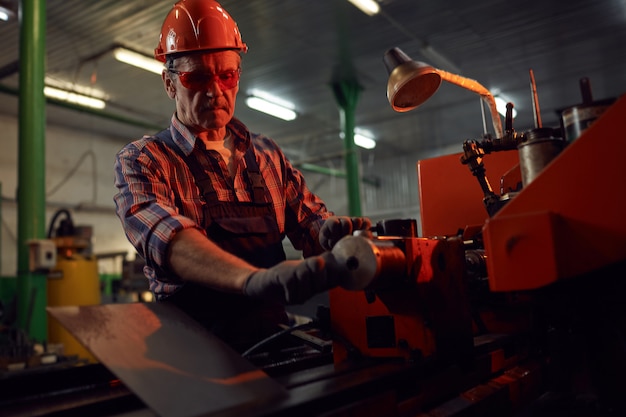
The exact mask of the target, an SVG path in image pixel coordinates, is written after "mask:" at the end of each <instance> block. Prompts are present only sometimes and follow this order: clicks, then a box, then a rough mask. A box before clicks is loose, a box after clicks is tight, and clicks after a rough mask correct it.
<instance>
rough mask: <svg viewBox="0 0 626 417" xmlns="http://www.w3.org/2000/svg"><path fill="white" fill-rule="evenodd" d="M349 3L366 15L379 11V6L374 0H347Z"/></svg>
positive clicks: (372, 14)
mask: <svg viewBox="0 0 626 417" xmlns="http://www.w3.org/2000/svg"><path fill="white" fill-rule="evenodd" d="M348 1H349V2H350V3H352V4H354V5H355V6H356V7H358V8H359V10H361V11H362V12H363V13H365V14H366V15H368V16H374V15H375V14H376V13H378V12H380V6H379V4H378V3H377V2H376V1H375V0H348Z"/></svg>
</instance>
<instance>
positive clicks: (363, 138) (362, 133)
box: [339, 127, 376, 149]
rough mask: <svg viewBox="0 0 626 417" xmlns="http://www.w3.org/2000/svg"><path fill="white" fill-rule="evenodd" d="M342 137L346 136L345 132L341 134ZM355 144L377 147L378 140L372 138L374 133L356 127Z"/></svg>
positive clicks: (370, 147)
mask: <svg viewBox="0 0 626 417" xmlns="http://www.w3.org/2000/svg"><path fill="white" fill-rule="evenodd" d="M339 136H340V137H341V139H344V138H345V137H346V135H345V133H344V132H341V133H340V134H339ZM354 144H355V145H357V146H360V147H361V148H364V149H374V148H375V147H376V140H375V139H373V138H372V133H371V132H370V131H368V130H364V129H359V128H358V127H357V128H356V129H354Z"/></svg>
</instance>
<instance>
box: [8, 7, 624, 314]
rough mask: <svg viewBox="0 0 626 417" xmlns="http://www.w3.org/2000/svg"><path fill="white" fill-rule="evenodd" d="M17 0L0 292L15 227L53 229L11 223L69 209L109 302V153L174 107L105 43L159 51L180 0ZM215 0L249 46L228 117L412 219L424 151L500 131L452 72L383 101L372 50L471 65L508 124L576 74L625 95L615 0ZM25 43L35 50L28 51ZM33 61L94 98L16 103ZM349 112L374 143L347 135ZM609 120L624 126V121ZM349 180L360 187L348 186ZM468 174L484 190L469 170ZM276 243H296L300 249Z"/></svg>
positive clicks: (347, 210)
mask: <svg viewBox="0 0 626 417" xmlns="http://www.w3.org/2000/svg"><path fill="white" fill-rule="evenodd" d="M19 3H20V2H18V1H15V0H14V1H11V0H0V6H1V7H2V8H3V9H4V10H6V11H7V16H8V17H7V20H6V21H5V20H0V39H2V40H3V52H2V54H0V98H1V99H0V137H1V143H2V147H1V152H0V190H1V196H2V199H1V206H0V219H1V227H0V238H1V240H0V276H1V278H2V279H1V281H0V295H2V296H5V295H6V294H8V293H10V292H11V291H12V290H14V286H15V284H14V278H15V277H16V276H18V275H19V274H20V273H25V272H27V271H24V269H25V268H27V266H28V265H27V262H26V263H25V261H28V254H27V255H24V253H28V250H27V248H26V249H25V247H24V244H26V241H27V240H29V239H33V238H35V239H45V238H46V236H42V235H40V236H30V235H29V236H26V235H21V230H22V231H23V230H30V231H33V230H34V231H42V230H43V231H45V232H46V233H48V232H49V229H50V230H52V229H53V228H54V227H57V226H59V224H58V220H59V219H62V218H63V217H64V216H65V217H67V216H71V219H72V221H73V223H74V224H75V225H77V226H81V227H83V228H84V229H81V230H84V233H85V237H86V238H87V243H85V246H81V250H83V251H84V252H85V253H88V254H89V255H94V256H96V258H97V264H96V267H97V274H98V275H99V277H100V280H101V283H100V285H102V286H103V287H102V288H101V290H102V294H100V296H103V297H108V298H107V300H110V299H111V298H110V297H113V295H112V290H111V285H112V284H111V281H113V282H114V284H115V282H116V281H118V280H119V278H120V277H121V276H122V275H123V274H124V273H126V274H130V275H132V276H133V277H135V278H137V276H140V271H138V270H137V264H136V263H134V262H133V260H134V258H135V253H134V249H133V248H132V246H131V245H130V244H129V243H128V242H127V240H126V238H125V236H124V233H123V230H122V228H121V225H120V222H119V220H118V219H117V217H116V216H115V213H114V204H113V195H114V193H115V188H114V186H113V161H114V156H115V154H116V152H117V151H118V150H119V149H121V148H122V146H123V145H124V144H126V143H127V142H129V141H131V140H134V139H136V138H139V137H141V136H142V135H144V134H150V133H154V132H156V131H159V130H160V129H162V128H164V127H166V126H167V125H168V123H169V119H170V117H171V114H172V111H173V109H174V105H173V102H172V101H171V100H169V99H168V97H167V96H166V94H165V92H164V90H163V86H162V81H161V79H160V76H159V75H157V74H154V73H151V72H148V71H145V70H143V69H139V68H136V67H133V66H130V65H128V64H125V63H123V62H120V61H118V60H117V59H115V57H114V52H115V51H116V50H117V49H119V48H124V49H128V50H131V51H133V52H136V53H139V54H141V55H144V56H147V57H150V56H152V52H153V50H154V48H155V47H156V44H157V40H158V35H159V31H160V27H161V24H162V22H163V18H164V16H165V15H166V13H167V12H168V10H169V9H170V8H171V6H172V3H173V2H172V1H155V0H126V1H118V0H98V1H84V0H82V1H79V0H49V1H47V2H36V1H28V0H25V1H22V2H21V3H24V4H26V5H28V7H27V8H26V9H24V7H22V9H24V10H30V12H31V13H32V10H33V8H34V9H37V7H40V8H41V7H43V8H44V9H45V12H44V13H43V16H44V17H43V18H42V19H41V20H37V19H35V23H34V24H32V26H30V27H26V28H24V27H23V26H21V25H20V19H19V17H20V10H19V9H20V7H19V6H20V4H19ZM221 3H222V4H223V6H224V7H225V8H226V9H227V10H228V12H229V13H230V14H231V16H233V18H234V19H235V20H236V22H237V24H238V26H239V29H240V31H241V33H242V36H243V40H244V42H246V43H247V45H248V47H249V51H248V52H247V53H246V54H245V55H243V61H242V70H243V72H242V77H241V81H240V90H239V96H238V97H239V99H238V102H237V109H236V113H235V115H236V117H238V118H239V119H241V120H242V121H243V122H244V123H245V124H247V126H248V127H249V128H250V130H252V131H255V132H260V133H264V134H266V135H268V136H270V137H272V138H273V139H275V140H276V142H277V143H278V144H279V145H280V146H281V147H282V148H283V150H284V151H285V153H286V155H287V156H288V157H289V159H290V160H291V161H292V163H293V164H294V165H296V166H297V167H299V168H300V169H301V170H302V171H303V172H304V174H305V176H306V178H307V181H308V185H309V187H310V188H311V189H312V190H313V191H314V192H316V193H317V194H319V195H320V196H321V197H322V198H323V199H324V200H325V201H326V202H327V204H328V206H329V207H330V209H331V210H333V211H335V213H337V214H340V215H349V214H363V215H365V216H369V217H371V218H372V219H373V220H374V221H375V222H376V221H379V220H384V219H416V220H417V222H418V230H419V231H420V233H421V231H422V225H421V224H420V200H419V193H418V180H417V179H418V172H417V162H418V161H421V160H427V159H430V158H435V157H439V156H443V155H452V154H457V153H460V152H462V151H463V142H464V141H466V140H481V139H483V138H484V134H485V133H490V134H492V135H493V133H494V132H493V128H492V126H491V122H490V120H489V116H488V115H487V116H485V111H488V110H485V108H484V104H483V103H482V102H481V99H480V96H479V95H477V94H476V93H474V92H472V91H468V90H466V89H464V88H461V87H459V86H458V85H453V84H451V83H447V82H445V81H444V82H443V83H442V84H441V87H440V88H439V90H438V91H437V92H436V93H435V94H434V95H433V96H432V98H430V99H429V100H428V101H427V102H425V103H424V104H423V105H422V106H420V107H419V108H417V109H415V110H413V111H411V112H406V113H401V112H396V111H394V110H393V109H392V108H391V106H390V104H389V102H388V100H387V96H386V91H387V80H388V77H389V72H388V71H387V69H386V67H385V65H384V62H383V56H384V55H385V53H386V52H387V51H388V50H389V49H391V48H394V47H397V48H400V49H401V50H402V51H404V52H405V53H406V54H407V55H408V56H410V57H411V58H412V59H413V60H415V61H420V62H425V63H427V64H429V65H432V66H433V67H435V68H438V69H441V70H444V71H447V72H449V73H453V74H458V75H461V76H463V77H466V78H468V79H471V80H476V81H477V82H478V83H480V84H482V85H483V86H484V87H485V88H487V89H488V90H489V91H490V92H491V93H492V94H493V96H494V97H497V98H502V99H503V100H504V102H510V103H513V105H514V109H515V111H516V112H517V115H516V117H515V118H514V119H513V128H514V129H515V130H516V131H519V132H523V131H526V130H529V129H532V128H536V127H538V126H537V118H538V117H537V112H539V115H540V116H541V121H542V124H543V126H550V127H555V128H556V127H559V125H560V123H561V112H562V110H564V109H566V108H569V107H571V106H576V105H579V104H581V103H582V102H583V98H584V97H583V93H582V91H581V80H583V79H585V80H588V82H589V85H590V91H591V93H592V95H593V100H595V101H602V100H605V99H606V100H610V99H617V98H619V97H620V96H622V95H623V94H624V92H626V47H625V46H624V45H626V1H624V0H602V1H594V0H570V1H567V2H556V1H553V2H551V1H540V0H524V1H522V0H510V1H501V0H480V1H474V2H468V1H463V0H451V1H434V0H424V1H412V0H377V3H378V5H379V6H380V12H379V13H377V14H375V15H372V16H370V15H368V14H366V13H364V12H362V11H360V10H359V9H358V8H356V7H355V6H354V5H353V4H351V3H350V2H348V1H347V0H325V1H289V2H287V1H279V0H246V1H234V0H223V1H222V2H221ZM24 4H23V5H22V6H24ZM39 16H41V15H39ZM32 48H35V49H37V48H43V49H44V53H43V54H42V55H40V56H39V57H38V58H35V59H34V60H33V58H26V56H28V55H30V54H31V52H32V50H33V49H32ZM38 69H39V70H41V71H42V73H41V76H42V77H43V79H44V84H45V85H46V86H49V87H55V88H58V89H61V90H65V91H69V92H73V93H81V94H85V95H87V96H90V97H95V98H100V99H102V100H103V101H104V104H105V107H104V108H100V109H93V108H87V107H83V106H81V105H78V104H71V103H68V102H65V101H63V100H61V99H59V98H56V99H55V98H47V99H46V100H45V101H39V102H37V101H35V102H34V103H33V102H29V103H27V104H24V102H25V100H26V99H27V98H26V95H27V94H28V93H29V86H28V85H24V84H21V83H20V77H24V78H26V77H29V78H28V79H32V78H30V77H33V73H32V71H37V70H38ZM531 74H532V76H533V77H534V81H535V86H536V91H535V95H534V96H533V91H532V88H531ZM34 75H35V77H36V76H37V74H34ZM258 91H265V92H267V93H270V94H272V95H274V96H277V97H280V98H282V99H285V100H288V101H290V102H292V103H293V104H294V110H295V112H296V114H297V117H296V118H295V120H292V121H285V120H280V119H277V118H274V117H272V116H269V115H267V114H264V113H261V112H258V111H256V110H253V109H251V108H249V107H248V106H247V105H246V103H245V98H246V97H249V96H252V95H255V94H257V93H256V92H258ZM346 97H347V101H348V103H347V104H346V103H345V102H342V99H343V100H344V101H345V99H346ZM533 99H535V102H533ZM27 106H28V107H27ZM346 114H347V115H348V116H349V117H350V118H353V119H352V120H353V127H354V128H355V133H363V134H364V135H365V136H369V137H370V138H372V139H373V140H374V141H375V147H374V148H372V149H365V148H361V147H357V148H355V149H353V148H350V147H349V146H346V143H345V140H344V138H345V136H346V134H345V133H346V132H345V128H346V125H345V116H346ZM485 120H486V121H485ZM502 120H503V121H504V118H502ZM44 121H45V122H44ZM40 126H42V127H43V131H40V130H41V129H40ZM486 131H487V132H486ZM40 133H41V135H39V134H40ZM619 135H620V137H621V139H624V130H621V132H620V133H619ZM32 136H36V137H38V138H40V139H35V140H33V139H32ZM348 136H349V135H348ZM597 146H602V143H601V138H598V144H597ZM350 155H352V156H354V155H356V159H355V164H352V165H351V164H349V163H348V159H349V156H350ZM486 166H487V169H488V170H489V162H488V160H487V162H486ZM463 169H466V168H463ZM585 169H586V167H585V162H584V161H583V160H581V161H580V170H585ZM610 169H614V172H615V175H616V177H617V178H621V179H622V188H621V189H617V190H615V194H613V195H611V196H607V195H604V196H595V197H597V198H598V204H613V203H614V204H617V205H618V206H619V205H623V204H624V198H625V196H626V192H625V191H626V190H624V188H623V184H624V183H626V182H624V181H623V180H624V179H626V173H625V172H624V168H623V165H622V166H621V167H618V166H615V167H611V168H610ZM467 175H468V177H470V178H471V173H470V172H469V171H467ZM354 177H356V181H357V183H358V191H357V193H356V195H355V192H354V190H350V189H349V187H348V185H347V181H348V180H349V179H350V178H354ZM449 181H450V179H449V178H447V177H446V176H445V175H442V176H441V178H438V184H437V187H438V188H439V192H440V193H441V194H442V195H445V194H449V193H454V192H455V191H454V190H456V188H455V187H453V186H452V185H453V184H450V182H449ZM470 181H474V180H470ZM472 186H475V187H476V188H477V189H478V190H479V191H480V188H479V185H478V183H472ZM581 191H585V190H581ZM586 191H587V192H588V193H589V194H592V193H591V191H590V190H586ZM351 199H352V201H351ZM354 199H356V201H354ZM451 200H453V196H451ZM611 201H613V203H612V202H611ZM460 204H462V203H460ZM33 206H36V209H35V213H33V212H32V211H31V209H32V207H33ZM26 207H28V208H26ZM40 210H41V211H40ZM355 211H356V212H358V213H355ZM38 213H41V214H43V216H39V215H38ZM60 214H63V215H64V216H59V215H60ZM486 217H487V215H486V213H485V218H486ZM20 222H24V223H20ZM20 224H22V227H21V228H20ZM24 225H26V226H24ZM622 230H623V228H622ZM22 233H23V232H22ZM20 245H22V246H20ZM286 246H287V249H288V253H289V255H290V256H291V257H297V256H299V254H297V253H295V252H293V251H291V250H290V249H289V245H288V243H286ZM20 253H21V254H20ZM31 255H32V254H31ZM124 268H131V269H133V270H132V271H130V272H129V271H128V270H126V271H124ZM138 285H139V286H140V287H141V284H138ZM3 301H5V302H6V300H3ZM36 308H37V307H35V309H36ZM33 314H35V315H36V314H37V312H36V311H35V312H34V313H33ZM29 317H30V316H29Z"/></svg>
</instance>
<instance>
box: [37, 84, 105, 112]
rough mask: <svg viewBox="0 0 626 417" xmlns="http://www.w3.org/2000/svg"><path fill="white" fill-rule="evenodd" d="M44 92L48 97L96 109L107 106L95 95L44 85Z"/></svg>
mask: <svg viewBox="0 0 626 417" xmlns="http://www.w3.org/2000/svg"><path fill="white" fill-rule="evenodd" d="M43 93H44V94H45V96H46V97H50V98H55V99H57V100H62V101H67V102H69V103H75V104H79V105H81V106H85V107H91V108H94V109H103V108H104V107H105V106H106V103H105V101H104V100H101V99H99V98H95V97H89V96H85V95H82V94H78V93H74V92H72V91H67V90H61V89H58V88H54V87H48V86H46V87H44V89H43Z"/></svg>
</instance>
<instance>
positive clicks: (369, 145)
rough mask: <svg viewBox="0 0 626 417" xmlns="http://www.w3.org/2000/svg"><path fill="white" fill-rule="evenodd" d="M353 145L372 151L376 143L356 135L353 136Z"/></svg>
mask: <svg viewBox="0 0 626 417" xmlns="http://www.w3.org/2000/svg"><path fill="white" fill-rule="evenodd" d="M354 143H355V145H357V146H360V147H361V148H365V149H374V148H375V147H376V141H375V140H374V139H372V138H368V137H367V136H363V135H360V134H358V133H355V134H354Z"/></svg>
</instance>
